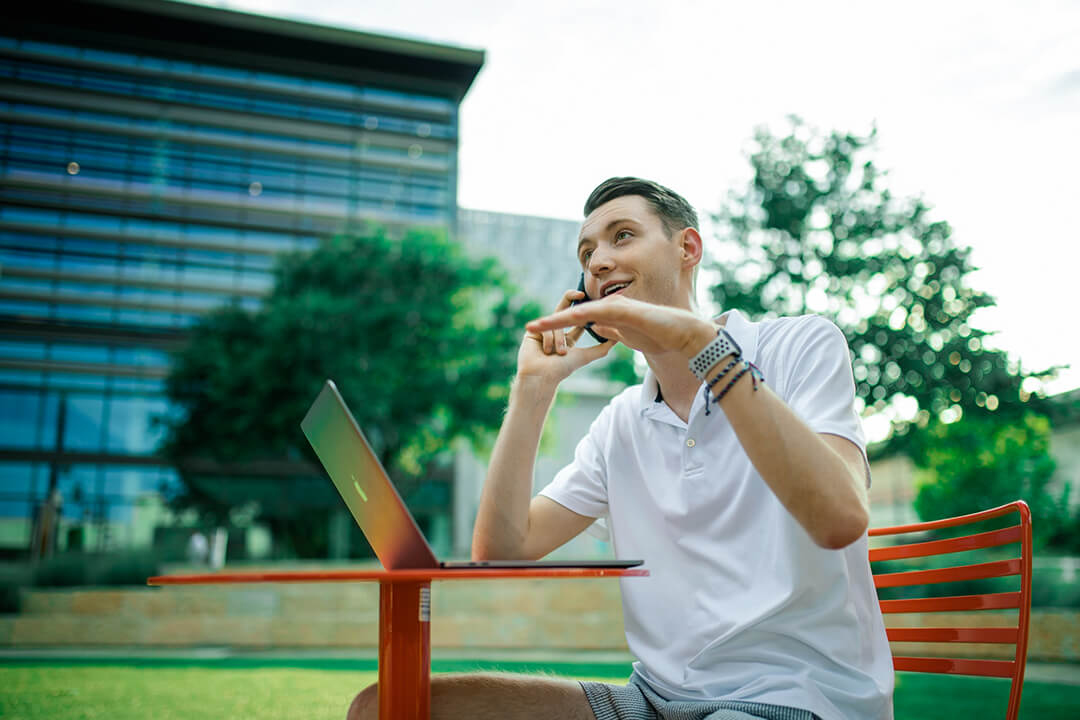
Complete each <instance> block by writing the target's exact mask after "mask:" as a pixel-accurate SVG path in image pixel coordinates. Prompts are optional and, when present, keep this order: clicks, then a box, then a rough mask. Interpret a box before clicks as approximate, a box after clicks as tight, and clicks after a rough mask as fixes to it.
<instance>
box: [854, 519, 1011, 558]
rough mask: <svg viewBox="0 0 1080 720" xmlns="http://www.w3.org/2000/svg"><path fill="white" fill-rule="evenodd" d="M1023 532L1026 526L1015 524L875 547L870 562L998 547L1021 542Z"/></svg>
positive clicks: (871, 552)
mask: <svg viewBox="0 0 1080 720" xmlns="http://www.w3.org/2000/svg"><path fill="white" fill-rule="evenodd" d="M1023 532H1024V528H1023V527H1022V526H1020V525H1013V526H1012V527H1007V528H1002V529H1000V530H991V531H989V532H983V533H978V534H977V535H965V536H963V537H958V538H949V539H948V540H933V541H931V542H921V543H911V544H908V545H890V546H889V547H881V548H874V549H873V550H871V551H870V562H877V561H878V560H902V559H904V558H913V557H926V556H928V555H944V554H945V553H954V552H962V551H964V550H981V549H982V548H988V547H997V546H998V545H1008V544H1009V543H1014V542H1020V539H1021V538H1022V537H1023Z"/></svg>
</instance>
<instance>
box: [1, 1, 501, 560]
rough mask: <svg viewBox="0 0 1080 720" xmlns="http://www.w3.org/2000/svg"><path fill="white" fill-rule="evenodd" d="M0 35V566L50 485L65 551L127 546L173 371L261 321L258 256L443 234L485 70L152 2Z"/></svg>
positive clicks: (139, 543)
mask: <svg viewBox="0 0 1080 720" xmlns="http://www.w3.org/2000/svg"><path fill="white" fill-rule="evenodd" d="M5 16H6V17H5V21H4V23H3V26H2V28H0V556H9V557H11V556H19V555H21V554H25V553H26V552H27V549H28V548H29V547H30V544H31V535H32V526H33V522H34V520H33V518H34V517H35V514H40V513H39V508H41V507H42V506H43V504H44V503H45V501H46V498H48V497H49V496H50V494H51V488H55V489H57V490H59V497H60V498H61V499H62V506H61V509H60V511H59V512H60V515H61V517H60V518H59V519H58V520H59V532H58V536H57V540H56V542H57V543H58V545H59V546H60V547H61V548H70V549H76V548H84V549H88V550H111V549H117V548H130V547H145V546H148V545H150V544H151V543H153V542H154V535H155V532H159V533H160V532H164V531H167V527H168V525H169V524H170V522H171V520H170V519H169V517H168V516H169V513H168V511H167V510H166V509H165V507H164V506H163V504H162V501H161V498H162V496H163V493H167V492H168V491H169V490H170V488H171V487H173V486H175V484H176V483H177V482H178V479H177V476H176V473H175V472H174V471H173V470H172V469H171V468H169V467H167V466H165V465H163V464H162V462H161V461H160V460H159V459H158V458H156V457H155V455H154V450H155V447H156V445H157V443H158V441H159V439H160V432H159V430H158V429H157V428H156V427H155V424H154V422H153V418H154V417H155V416H156V415H159V414H161V413H167V412H168V411H169V407H168V404H167V402H166V400H165V397H164V393H163V383H164V379H165V378H166V376H167V374H168V364H169V351H170V350H172V349H175V348H178V347H179V346H180V345H181V344H182V343H183V341H184V338H185V333H186V331H187V329H188V328H189V327H191V325H192V324H193V323H195V322H196V321H197V319H198V318H199V316H200V314H202V313H204V312H205V311H207V310H209V309H211V308H214V307H215V306H217V305H220V304H222V303H224V302H227V301H235V302H239V303H240V304H242V305H243V306H245V307H255V306H257V305H258V303H259V301H260V297H261V296H263V295H264V294H265V293H266V292H267V291H268V290H269V288H270V285H271V282H272V276H271V273H270V270H271V266H272V264H273V261H274V255H275V253H278V252H280V251H283V250H294V249H304V248H309V247H312V246H314V245H315V244H316V243H317V242H318V239H319V238H320V237H324V236H326V235H329V234H333V233H337V232H341V231H347V230H349V229H350V228H351V227H355V226H357V224H359V223H362V222H364V221H367V220H374V221H377V222H379V223H381V224H384V225H387V226H390V227H391V228H393V227H395V226H406V225H410V226H415V225H432V226H439V227H444V228H446V229H447V230H449V231H452V230H453V227H454V224H455V222H456V213H457V202H456V178H457V140H458V107H459V103H460V102H461V99H462V97H463V96H464V95H465V93H466V92H467V90H468V88H469V86H470V84H471V83H472V81H473V79H474V78H475V76H476V74H477V72H478V71H479V69H480V67H481V65H482V64H483V53H482V52H481V51H478V50H468V49H461V48H456V47H449V46H445V45H435V44H430V43H424V42H416V41H412V40H404V39H399V38H392V37H384V36H378V35H371V34H366V33H361V32H355V31H346V30H338V29H334V28H329V27H322V26H316V25H311V24H306V23H299V22H292V21H284V20H278V19H273V18H267V17H262V16H256V15H249V14H244V13H238V12H232V11H225V10H220V9H215V8H207V7H200V6H194V5H187V4H181V3H174V2H164V1H160V0H80V1H77V2H74V1H67V2H42V3H23V4H19V5H18V6H17V7H14V8H9V9H8V10H7V11H5ZM446 495H447V496H448V495H449V493H446ZM428 511H429V512H431V513H441V514H447V515H448V514H449V508H446V507H440V508H430V509H428ZM39 524H40V523H39ZM39 529H41V528H39ZM46 530H47V528H46ZM233 541H236V542H240V543H245V542H246V543H249V544H252V545H255V546H259V547H251V548H250V550H251V551H252V552H253V553H255V554H257V553H258V552H259V550H260V548H262V549H265V546H266V544H267V543H268V539H267V538H265V537H260V536H259V535H258V533H249V534H248V537H247V538H235V539H231V542H233Z"/></svg>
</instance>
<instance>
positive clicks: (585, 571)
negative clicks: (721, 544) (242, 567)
mask: <svg viewBox="0 0 1080 720" xmlns="http://www.w3.org/2000/svg"><path fill="white" fill-rule="evenodd" d="M648 574H649V571H648V570H645V569H643V568H544V567H538V568H454V569H445V568H423V569H417V570H381V569H377V570H286V571H277V572H274V571H270V572H268V571H263V570H260V571H248V572H216V573H202V574H194V575H157V576H155V577H151V578H148V579H147V581H146V584H147V585H222V584H231V583H268V582H274V583H277V582H282V583H287V582H427V581H430V580H494V579H497V578H595V577H646V576H648Z"/></svg>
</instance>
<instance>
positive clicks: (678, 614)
mask: <svg viewBox="0 0 1080 720" xmlns="http://www.w3.org/2000/svg"><path fill="white" fill-rule="evenodd" d="M727 318H728V319H727V324H726V329H727V331H728V332H729V333H730V334H731V335H732V337H734V338H735V341H736V342H738V343H739V345H740V347H741V348H742V351H743V357H745V358H747V359H748V360H750V361H751V362H753V363H754V364H755V365H757V366H758V367H759V368H760V369H761V371H762V373H763V374H764V375H765V378H766V382H767V383H768V385H769V387H771V388H772V390H773V392H775V393H776V394H777V395H779V396H780V397H781V398H782V399H783V400H784V401H785V402H786V403H787V404H788V405H789V406H790V407H791V408H792V410H794V411H795V413H796V414H797V415H799V417H801V418H802V419H803V420H804V421H805V422H806V424H807V425H809V427H810V428H811V429H812V430H814V431H815V432H819V433H831V434H834V435H840V436H841V437H845V438H848V439H849V440H851V441H852V442H854V443H855V444H856V445H857V446H859V448H860V449H862V450H863V452H864V454H865V445H866V442H865V439H864V436H863V433H862V429H861V427H860V423H859V418H858V415H857V414H856V413H855V410H854V407H853V400H854V397H855V385H854V380H853V378H852V373H851V361H850V358H849V355H848V348H847V343H846V341H845V339H844V336H843V333H841V332H840V330H839V329H838V328H837V327H836V326H835V325H833V324H832V323H831V322H829V321H828V320H825V319H824V318H821V317H818V316H813V315H806V316H802V317H792V318H779V319H775V320H766V321H763V322H760V323H751V322H748V321H747V320H746V319H745V318H744V317H743V316H742V315H740V314H739V313H738V312H736V311H732V312H730V313H728V314H727ZM689 417H690V422H689V424H687V423H684V422H683V421H682V420H680V419H679V417H678V416H677V415H675V413H674V412H672V410H671V408H669V407H668V406H667V404H666V403H664V402H663V401H662V399H660V398H659V395H658V386H657V381H656V377H655V376H654V375H653V374H652V373H651V372H649V373H648V374H647V375H646V378H645V382H644V383H643V384H642V385H636V386H634V387H631V388H627V389H626V390H625V391H623V392H622V393H621V394H619V395H618V396H616V397H615V398H613V399H612V401H611V402H610V403H609V404H608V405H607V406H606V407H605V408H604V409H603V411H602V412H601V413H600V415H599V417H597V419H596V420H595V421H594V422H593V424H592V427H591V428H590V430H589V434H588V435H586V436H585V438H583V439H582V440H581V442H580V443H579V444H578V446H577V450H576V452H575V457H574V461H573V462H572V463H571V464H570V465H568V466H567V467H565V468H563V469H562V470H561V471H559V473H558V474H557V475H556V476H555V479H554V480H553V481H552V482H551V484H549V485H548V486H547V487H546V488H544V490H542V491H541V494H543V495H545V496H547V497H549V498H551V499H552V500H554V501H555V502H557V503H559V504H561V505H563V506H565V507H567V508H569V509H571V510H573V511H574V512H577V513H580V514H582V515H586V516H589V517H596V518H601V517H606V518H607V523H608V528H609V531H610V533H611V540H612V543H613V544H614V549H615V553H616V556H618V557H621V558H643V559H644V560H645V567H646V568H648V570H649V572H650V576H649V577H647V578H625V579H623V580H622V581H621V587H622V597H623V615H624V619H625V624H626V638H627V642H628V644H629V647H630V651H631V652H632V653H633V654H634V656H635V657H636V658H637V659H638V662H636V663H634V671H635V672H636V673H637V674H639V675H640V676H641V677H642V678H643V679H644V680H645V681H646V682H648V683H649V685H651V686H652V687H653V689H655V690H656V692H657V693H659V694H660V695H662V696H664V697H666V698H668V699H672V700H718V699H724V700H744V701H750V702H761V703H771V704H774V705H788V706H792V707H798V708H804V709H806V710H810V711H811V712H813V713H815V714H817V715H818V716H820V717H821V718H822V719H823V720H834V719H835V720H838V719H840V718H843V719H845V720H855V719H856V718H858V719H859V720H864V719H866V718H891V717H892V691H893V667H892V656H891V654H890V651H889V645H888V642H887V640H886V637H885V627H884V623H883V622H882V619H881V613H880V611H879V608H878V603H877V596H876V594H875V592H874V585H873V579H872V577H871V574H870V563H869V560H868V558H867V538H866V535H863V537H862V538H861V539H860V540H858V541H857V542H855V543H853V544H852V545H850V546H848V547H846V548H844V549H842V550H826V549H823V548H821V547H818V546H817V545H816V544H815V543H814V542H813V540H812V539H811V538H810V536H809V535H808V534H807V533H806V531H805V530H804V529H803V528H802V526H801V525H799V523H798V521H796V520H795V518H794V517H793V516H792V515H791V513H789V512H788V511H787V510H786V509H785V508H784V506H783V505H781V504H780V501H779V500H777V498H776V496H775V495H774V494H773V492H772V491H771V490H770V489H769V487H768V486H767V485H766V484H765V481H764V480H762V479H761V476H760V475H759V474H758V472H757V471H756V470H755V469H754V467H753V465H752V464H751V463H750V459H749V458H748V457H747V455H746V453H745V451H744V450H743V448H742V445H740V443H739V440H738V438H737V437H736V436H735V432H734V430H733V429H732V428H731V425H730V423H729V422H728V421H727V418H726V417H725V415H724V412H723V411H722V410H721V409H720V406H719V405H715V404H713V405H712V406H711V413H710V414H709V415H706V414H705V405H704V398H703V397H702V394H701V393H700V392H699V393H698V395H697V398H696V399H695V400H694V404H693V406H692V408H691V410H690V416H689Z"/></svg>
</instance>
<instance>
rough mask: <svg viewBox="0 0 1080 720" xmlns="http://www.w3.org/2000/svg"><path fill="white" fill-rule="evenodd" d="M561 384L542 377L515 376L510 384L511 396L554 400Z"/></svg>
mask: <svg viewBox="0 0 1080 720" xmlns="http://www.w3.org/2000/svg"><path fill="white" fill-rule="evenodd" d="M559 382H560V381H557V380H552V379H550V378H547V377H543V376H540V375H515V376H514V380H513V382H512V383H511V384H510V396H511V397H514V396H526V397H528V398H530V399H533V400H536V399H541V400H542V399H544V398H548V399H550V398H553V397H555V393H556V392H557V391H558V389H559Z"/></svg>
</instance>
